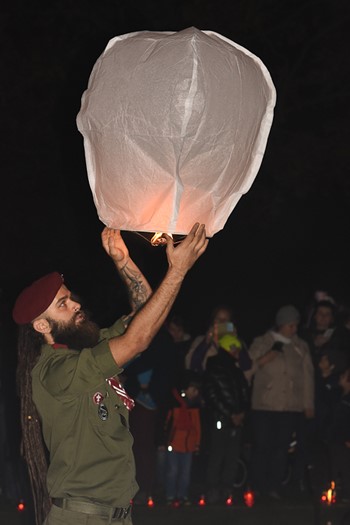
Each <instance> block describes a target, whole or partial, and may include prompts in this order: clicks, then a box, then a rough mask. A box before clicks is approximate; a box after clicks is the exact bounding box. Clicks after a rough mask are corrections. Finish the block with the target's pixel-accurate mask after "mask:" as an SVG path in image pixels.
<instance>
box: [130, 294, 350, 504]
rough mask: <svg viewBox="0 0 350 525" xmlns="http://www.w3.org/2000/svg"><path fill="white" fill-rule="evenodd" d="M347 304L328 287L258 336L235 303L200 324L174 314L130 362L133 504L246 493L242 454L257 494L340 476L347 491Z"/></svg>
mask: <svg viewBox="0 0 350 525" xmlns="http://www.w3.org/2000/svg"><path fill="white" fill-rule="evenodd" d="M341 313H343V312H340V308H339V307H338V306H337V304H336V302H335V300H334V299H333V298H331V297H328V296H327V297H318V296H315V301H314V304H313V305H312V307H311V308H310V309H309V310H307V311H305V312H299V311H298V309H297V308H296V307H295V306H294V305H291V304H287V305H282V306H281V307H280V308H279V309H278V311H277V312H276V314H275V316H274V319H272V320H271V326H269V327H267V330H266V332H265V333H263V334H261V335H258V336H256V337H255V338H253V340H252V342H250V344H249V345H247V344H246V343H245V341H244V340H243V339H242V338H241V337H240V334H239V333H238V331H237V326H236V324H235V320H234V315H233V312H232V309H231V308H229V307H228V306H226V305H225V306H222V305H220V306H217V307H216V308H214V309H213V311H212V315H211V319H210V322H209V326H208V329H207V331H206V332H205V333H203V334H201V335H195V336H190V335H189V334H188V333H187V331H186V329H185V322H184V319H182V318H181V316H180V315H178V314H172V315H171V316H169V318H168V319H167V321H166V323H165V324H164V326H163V327H162V329H161V331H160V332H159V334H158V337H157V338H156V339H155V340H154V342H153V344H152V345H151V347H150V349H149V352H148V353H147V354H144V355H143V356H142V357H141V358H139V359H138V360H136V361H135V362H134V363H132V364H130V366H128V367H127V368H126V369H125V371H124V373H123V376H124V384H125V388H126V390H127V391H128V392H129V394H130V395H131V396H132V397H134V398H135V403H136V410H134V412H133V413H132V414H131V417H130V420H131V430H132V433H133V435H134V439H135V442H134V450H135V458H136V477H137V481H138V483H139V487H140V490H139V492H138V494H137V495H136V496H135V498H134V503H135V504H147V502H149V501H150V500H152V501H157V502H161V503H166V504H169V505H174V506H178V505H181V504H184V505H188V504H190V503H195V502H196V501H199V499H200V498H203V497H204V498H205V501H206V503H207V504H220V503H222V504H225V502H226V501H227V500H228V498H232V497H233V496H234V497H237V493H239V492H241V490H238V489H237V483H236V479H237V475H238V469H239V465H240V463H239V460H240V458H244V462H245V465H246V467H247V477H246V480H245V483H244V485H243V488H247V489H248V488H249V489H250V490H252V491H253V492H254V495H255V498H256V500H258V499H259V498H264V499H265V498H270V499H271V500H280V499H283V498H284V497H286V496H288V497H298V496H299V495H300V496H303V497H307V496H311V495H312V494H313V493H319V494H321V493H322V491H324V490H326V489H327V488H328V487H329V486H330V483H331V481H335V482H336V486H337V494H338V500H342V501H350V468H349V466H350V465H349V462H350V330H349V326H347V323H346V319H345V318H343V317H342V316H341V315H340V314H341ZM146 399H148V402H145V400H146ZM186 408H187V410H186ZM174 416H175V417H174ZM146 428H147V433H146V432H145V429H146ZM146 434H147V436H146ZM291 457H293V461H291V459H290V458H291ZM240 488H242V487H240Z"/></svg>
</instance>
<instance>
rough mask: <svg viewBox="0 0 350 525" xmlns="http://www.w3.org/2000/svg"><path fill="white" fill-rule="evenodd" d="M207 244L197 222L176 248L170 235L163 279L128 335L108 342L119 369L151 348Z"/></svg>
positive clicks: (134, 321) (136, 317)
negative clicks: (184, 282)
mask: <svg viewBox="0 0 350 525" xmlns="http://www.w3.org/2000/svg"><path fill="white" fill-rule="evenodd" d="M207 245H208V240H207V239H206V234H205V226H204V225H203V224H202V225H199V224H198V223H196V224H195V225H194V226H193V227H192V229H191V231H190V233H189V234H188V235H187V237H186V239H185V240H184V241H182V242H181V243H180V244H179V245H178V246H177V247H176V248H175V247H174V244H173V240H172V239H171V237H169V236H167V247H166V254H167V259H168V264H169V268H168V271H167V273H166V275H165V277H164V279H163V280H162V282H161V283H160V285H159V287H158V288H157V289H156V290H155V292H154V293H153V294H152V295H151V296H150V297H149V298H148V300H147V302H146V303H145V304H144V306H143V307H142V308H141V309H140V310H139V311H138V312H137V313H136V315H135V316H134V318H133V319H132V321H131V323H130V325H129V327H128V329H127V331H126V332H125V334H123V335H121V336H119V337H114V338H112V339H110V341H109V346H110V349H111V352H112V355H113V357H114V360H115V361H116V362H117V363H118V365H119V366H123V365H124V364H125V363H126V362H128V361H129V360H130V359H132V358H133V357H135V356H136V355H137V354H139V353H140V352H143V351H144V350H146V348H148V346H149V344H150V342H151V341H152V339H153V337H154V336H155V335H156V333H157V332H158V330H159V329H160V327H161V326H162V324H163V323H164V321H165V319H166V317H167V315H168V314H169V312H170V310H171V307H172V305H173V304H174V301H175V299H176V297H177V295H178V293H179V290H180V288H181V285H182V282H183V280H184V278H185V275H186V274H187V272H188V271H189V270H190V268H191V267H192V266H193V264H194V263H195V262H196V261H197V259H198V258H199V257H200V256H201V255H202V254H203V253H204V252H205V250H206V248H207Z"/></svg>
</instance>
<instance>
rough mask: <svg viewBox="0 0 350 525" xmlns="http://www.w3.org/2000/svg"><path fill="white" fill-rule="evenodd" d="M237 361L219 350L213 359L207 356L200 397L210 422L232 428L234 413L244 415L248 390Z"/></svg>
mask: <svg viewBox="0 0 350 525" xmlns="http://www.w3.org/2000/svg"><path fill="white" fill-rule="evenodd" d="M236 363H237V362H236V360H235V359H234V358H233V357H232V356H231V355H230V354H228V353H227V352H226V351H225V350H222V349H221V348H219V351H218V354H217V355H216V356H213V357H210V358H209V359H208V361H207V367H206V371H205V374H204V388H203V392H202V394H203V397H204V400H205V405H206V411H207V414H208V417H209V421H213V422H214V421H218V420H219V421H221V423H222V425H223V426H226V427H227V426H234V425H233V423H232V421H231V416H232V415H233V414H239V413H241V412H247V410H248V408H249V387H248V383H247V381H246V378H245V376H244V374H243V372H242V370H241V369H240V368H238V366H237V364H236Z"/></svg>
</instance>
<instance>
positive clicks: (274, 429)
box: [249, 305, 314, 499]
mask: <svg viewBox="0 0 350 525" xmlns="http://www.w3.org/2000/svg"><path fill="white" fill-rule="evenodd" d="M299 320H300V314H299V312H298V310H297V309H296V308H295V307H294V306H293V305H286V306H283V307H281V308H280V309H279V310H278V312H277V314H276V318H275V326H274V327H273V329H270V330H268V331H267V332H266V333H265V334H264V335H262V336H259V337H257V338H255V339H254V341H253V343H252V344H251V346H250V348H249V355H250V358H251V359H252V361H253V372H254V378H253V388H252V401H251V408H252V412H251V421H252V432H253V456H252V482H253V485H254V488H255V490H256V492H257V493H266V494H267V495H269V496H270V497H272V498H274V499H279V498H280V497H281V488H282V481H283V478H284V475H285V473H286V469H287V461H288V460H287V458H288V448H289V444H290V442H291V438H292V435H293V432H295V431H296V430H297V429H298V428H300V427H301V425H302V420H303V418H304V417H306V418H312V417H313V415H314V369H313V364H312V360H311V356H310V351H309V347H308V345H307V343H306V341H304V340H303V339H301V338H300V337H299V336H298V335H297V330H298V324H299Z"/></svg>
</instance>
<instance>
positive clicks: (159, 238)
mask: <svg viewBox="0 0 350 525" xmlns="http://www.w3.org/2000/svg"><path fill="white" fill-rule="evenodd" d="M134 233H137V234H138V235H140V236H141V237H142V238H143V239H145V240H146V241H148V242H149V243H150V244H151V245H152V246H166V243H167V239H166V237H165V232H155V233H153V232H134ZM167 235H168V236H169V237H171V238H172V239H173V242H174V244H179V243H180V242H181V241H183V240H184V238H185V237H186V235H178V234H175V235H172V234H171V233H168V234H167Z"/></svg>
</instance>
